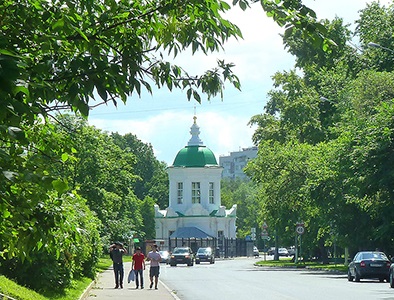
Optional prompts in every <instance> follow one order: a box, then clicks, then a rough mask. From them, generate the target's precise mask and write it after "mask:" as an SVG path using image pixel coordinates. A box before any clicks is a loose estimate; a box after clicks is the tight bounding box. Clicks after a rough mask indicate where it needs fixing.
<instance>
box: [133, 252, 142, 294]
mask: <svg viewBox="0 0 394 300" xmlns="http://www.w3.org/2000/svg"><path fill="white" fill-rule="evenodd" d="M131 269H132V270H134V273H135V284H136V287H135V288H136V289H138V287H139V285H140V280H141V290H142V289H143V288H144V270H145V255H144V254H143V253H142V252H141V247H137V248H135V253H134V255H133V261H132V262H131ZM139 279H140V280H139Z"/></svg>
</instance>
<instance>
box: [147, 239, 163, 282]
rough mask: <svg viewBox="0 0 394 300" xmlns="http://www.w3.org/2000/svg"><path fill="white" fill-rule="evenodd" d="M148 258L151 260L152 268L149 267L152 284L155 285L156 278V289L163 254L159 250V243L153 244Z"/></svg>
mask: <svg viewBox="0 0 394 300" xmlns="http://www.w3.org/2000/svg"><path fill="white" fill-rule="evenodd" d="M147 260H148V261H150V269H149V278H150V286H149V288H152V287H153V278H155V289H156V290H157V283H158V282H159V273H160V261H161V256H160V253H159V252H158V251H157V245H156V244H153V245H152V251H150V252H149V253H148V256H147Z"/></svg>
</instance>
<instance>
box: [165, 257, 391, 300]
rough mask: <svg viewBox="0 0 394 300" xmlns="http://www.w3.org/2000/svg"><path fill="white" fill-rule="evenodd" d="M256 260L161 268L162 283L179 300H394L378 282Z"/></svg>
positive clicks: (388, 289)
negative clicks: (260, 264)
mask: <svg viewBox="0 0 394 300" xmlns="http://www.w3.org/2000/svg"><path fill="white" fill-rule="evenodd" d="M257 260H258V259H255V258H236V259H233V260H220V261H216V263H215V264H212V265H210V264H207V263H201V264H200V265H194V266H193V267H187V266H186V265H178V266H177V267H170V266H168V265H167V266H166V265H163V266H162V267H161V274H160V278H161V280H162V281H163V282H164V283H165V284H166V285H167V286H168V287H169V288H170V289H171V290H173V291H174V292H175V293H176V295H177V296H178V297H179V298H180V299H181V300H201V299H204V300H217V299H226V300H252V299H269V300H309V299H311V300H316V299H318V300H333V299H335V300H339V299H346V300H352V299H354V300H375V299H376V300H378V299H381V300H389V299H393V300H394V289H391V288H390V287H389V284H388V283H386V282H384V283H380V282H379V281H377V280H361V282H359V283H356V282H348V280H347V276H346V275H345V274H335V273H332V272H324V271H312V270H306V269H282V268H269V267H257V266H254V263H255V262H256V261H257Z"/></svg>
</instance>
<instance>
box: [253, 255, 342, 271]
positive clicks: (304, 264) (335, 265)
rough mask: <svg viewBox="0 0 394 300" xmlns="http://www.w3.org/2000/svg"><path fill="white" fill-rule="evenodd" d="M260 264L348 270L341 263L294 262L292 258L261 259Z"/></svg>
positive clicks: (258, 263)
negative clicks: (277, 259)
mask: <svg viewBox="0 0 394 300" xmlns="http://www.w3.org/2000/svg"><path fill="white" fill-rule="evenodd" d="M256 265H258V266H267V267H288V268H308V269H315V270H330V271H337V272H345V273H346V272H347V266H345V265H344V264H340V263H330V264H328V265H323V264H322V263H321V262H309V261H307V262H302V261H301V262H298V263H294V262H292V261H291V259H290V258H281V259H280V260H279V261H275V260H266V261H264V260H260V261H258V262H256Z"/></svg>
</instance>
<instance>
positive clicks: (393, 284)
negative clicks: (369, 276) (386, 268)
mask: <svg viewBox="0 0 394 300" xmlns="http://www.w3.org/2000/svg"><path fill="white" fill-rule="evenodd" d="M389 277H390V287H391V288H394V275H393V272H390V276H389Z"/></svg>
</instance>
